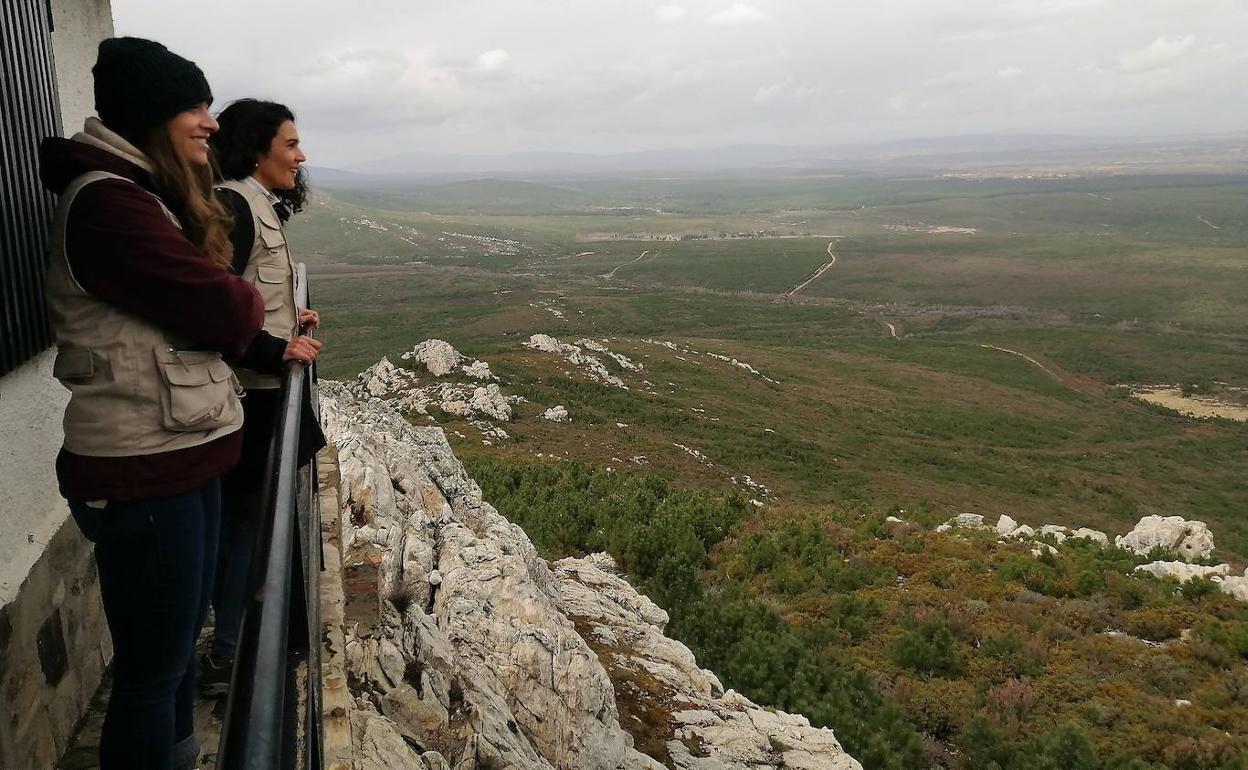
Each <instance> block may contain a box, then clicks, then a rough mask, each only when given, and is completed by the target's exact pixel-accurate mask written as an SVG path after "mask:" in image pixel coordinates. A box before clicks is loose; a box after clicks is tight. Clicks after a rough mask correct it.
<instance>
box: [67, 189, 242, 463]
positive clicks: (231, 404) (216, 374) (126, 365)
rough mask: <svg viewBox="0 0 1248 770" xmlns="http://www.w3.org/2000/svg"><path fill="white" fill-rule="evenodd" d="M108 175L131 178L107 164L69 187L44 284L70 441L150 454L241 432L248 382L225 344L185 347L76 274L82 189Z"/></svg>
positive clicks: (100, 451) (90, 451) (101, 452)
mask: <svg viewBox="0 0 1248 770" xmlns="http://www.w3.org/2000/svg"><path fill="white" fill-rule="evenodd" d="M102 179H123V181H126V182H129V183H131V184H133V182H130V180H125V179H124V178H123V177H120V176H117V175H115V174H109V173H107V172H103V171H92V172H89V173H86V174H83V175H82V176H80V177H78V178H77V179H75V180H74V181H73V182H72V183H71V184H70V185H69V187H67V188H66V189H65V191H64V192H63V193H62V194H61V198H60V201H59V203H58V205H57V210H56V218H55V220H54V222H53V226H52V237H51V243H50V254H49V257H50V259H49V264H48V275H47V286H46V290H47V298H48V309H49V313H50V316H51V319H52V326H53V330H54V331H55V333H56V344H57V354H56V361H55V363H54V364H53V371H52V373H53V375H54V376H55V377H56V378H57V379H58V380H60V381H61V384H62V385H64V386H65V387H66V388H68V389H69V392H70V398H69V405H68V406H67V407H66V408H65V449H66V450H68V451H70V452H73V453H74V454H78V455H85V456H88V457H127V456H132V455H149V454H159V453H162V452H172V451H175V450H178V449H187V448H189V447H193V446H199V445H200V444H206V443H208V442H209V441H213V440H215V439H217V438H220V437H222V436H225V435H228V434H230V433H233V432H234V431H236V430H238V429H239V428H240V427H242V424H243V409H242V404H241V403H240V402H239V399H238V394H239V392H240V390H241V389H240V388H239V386H238V381H237V380H236V379H235V377H234V375H233V373H232V372H231V371H230V367H229V365H228V364H226V363H225V361H223V360H222V359H221V356H220V354H219V353H216V352H214V351H203V350H194V351H192V350H185V349H183V348H185V347H186V345H185V344H184V343H185V341H184V340H179V339H177V338H176V337H174V336H172V335H171V334H169V333H168V332H166V331H165V330H163V329H161V328H160V327H158V326H156V325H154V324H152V323H150V322H148V321H145V320H144V319H142V318H139V317H138V316H134V315H130V314H129V313H126V312H124V311H122V310H119V309H118V308H117V307H115V306H113V305H111V304H109V303H107V302H104V301H103V300H100V299H97V298H96V297H94V296H92V295H91V294H89V293H87V291H86V290H85V289H83V288H82V286H80V285H79V284H78V281H77V280H76V279H75V278H74V275H73V272H72V271H71V269H70V266H69V259H68V256H67V255H66V253H65V229H66V224H67V222H68V221H69V216H70V211H71V208H72V206H73V204H74V198H75V197H76V196H77V195H78V193H79V192H80V191H81V190H82V188H84V187H86V186H87V185H89V184H91V183H93V182H96V181H99V180H102ZM152 197H153V198H156V196H155V195H153V196H152ZM156 200H157V201H158V202H159V200H160V199H159V198H156ZM161 208H163V209H164V210H165V213H166V214H167V215H168V216H169V218H170V220H171V221H173V222H174V224H177V219H176V218H175V217H174V216H173V214H172V212H170V211H169V210H168V209H167V208H165V206H164V204H163V203H161Z"/></svg>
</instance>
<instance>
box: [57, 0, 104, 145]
mask: <svg viewBox="0 0 1248 770" xmlns="http://www.w3.org/2000/svg"><path fill="white" fill-rule="evenodd" d="M112 35H113V11H112V7H111V4H110V1H109V0H52V47H53V49H54V52H55V55H56V87H57V90H58V91H59V92H60V96H61V124H62V125H63V126H64V127H65V134H66V135H67V136H72V135H73V134H74V133H75V132H77V131H81V130H82V124H83V121H85V120H86V119H87V118H88V117H90V116H91V115H94V114H95V95H94V92H93V91H92V87H91V67H92V66H93V65H94V64H95V51H96V48H97V47H98V46H99V44H100V41H101V40H103V39H104V38H106V37H112Z"/></svg>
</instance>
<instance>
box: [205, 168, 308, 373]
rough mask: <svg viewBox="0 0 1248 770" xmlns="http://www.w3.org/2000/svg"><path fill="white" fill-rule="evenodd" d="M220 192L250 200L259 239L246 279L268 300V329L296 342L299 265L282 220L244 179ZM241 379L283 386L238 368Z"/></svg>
mask: <svg viewBox="0 0 1248 770" xmlns="http://www.w3.org/2000/svg"><path fill="white" fill-rule="evenodd" d="M217 189H226V190H233V191H234V192H236V193H238V194H239V195H241V196H243V198H244V199H245V200H246V201H247V205H248V207H249V208H250V209H251V213H252V225H253V227H254V229H255V233H256V236H255V239H254V240H253V241H252V244H251V256H250V257H248V259H247V267H246V268H245V269H244V270H243V278H245V279H247V280H248V281H251V282H252V284H254V285H255V287H256V289H257V290H258V291H259V292H260V296H261V297H263V298H264V330H265V331H266V332H268V333H269V334H272V335H273V336H274V337H281V338H282V339H284V340H291V339H294V337H295V333H296V332H297V331H298V329H297V326H298V323H299V311H298V309H297V308H296V306H295V281H296V280H297V275H298V273H296V271H295V264H294V262H292V261H291V259H290V249H289V248H288V247H287V246H286V232H285V231H284V230H283V229H282V220H281V219H279V218H278V216H277V212H275V211H274V210H273V206H272V205H271V204H270V203H269V201H268V199H267V198H265V196H264V193H262V192H261V191H259V190H257V189H256V188H255V187H253V186H252V185H250V184H248V183H247V182H245V181H243V180H230V181H227V182H222V183H221V184H220V185H218V186H217ZM237 372H238V379H239V382H241V383H242V384H243V387H245V388H254V389H272V388H280V387H281V386H282V379H281V378H280V377H277V376H274V375H268V374H259V373H258V372H253V371H251V370H250V369H243V368H241V367H240V368H238V369H237Z"/></svg>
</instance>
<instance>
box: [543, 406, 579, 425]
mask: <svg viewBox="0 0 1248 770" xmlns="http://www.w3.org/2000/svg"><path fill="white" fill-rule="evenodd" d="M542 419H543V420H550V421H551V422H572V416H571V415H569V414H568V410H567V407H564V406H562V405H560V406H552V407H551V408H549V409H547V410H546V411H544V412H542Z"/></svg>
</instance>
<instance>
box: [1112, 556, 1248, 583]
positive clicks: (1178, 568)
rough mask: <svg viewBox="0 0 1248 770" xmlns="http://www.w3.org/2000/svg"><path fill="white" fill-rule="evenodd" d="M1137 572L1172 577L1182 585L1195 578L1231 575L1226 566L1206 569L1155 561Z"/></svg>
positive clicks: (1174, 562)
mask: <svg viewBox="0 0 1248 770" xmlns="http://www.w3.org/2000/svg"><path fill="white" fill-rule="evenodd" d="M1135 571H1136V572H1147V573H1148V574H1150V575H1152V576H1153V577H1158V578H1164V577H1172V578H1176V579H1178V581H1179V582H1180V583H1186V582H1187V581H1189V580H1191V579H1193V578H1211V577H1213V576H1214V575H1218V576H1221V577H1225V576H1227V575H1228V574H1230V571H1231V568H1230V566H1229V565H1226V564H1218V565H1216V566H1212V567H1206V566H1203V565H1200V564H1188V563H1187V562H1185V561H1155V562H1150V563H1149V564H1141V565H1140V566H1138V567H1136V568H1135Z"/></svg>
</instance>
